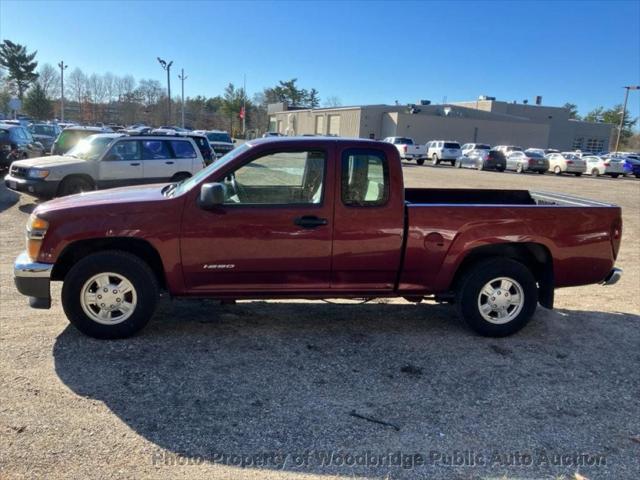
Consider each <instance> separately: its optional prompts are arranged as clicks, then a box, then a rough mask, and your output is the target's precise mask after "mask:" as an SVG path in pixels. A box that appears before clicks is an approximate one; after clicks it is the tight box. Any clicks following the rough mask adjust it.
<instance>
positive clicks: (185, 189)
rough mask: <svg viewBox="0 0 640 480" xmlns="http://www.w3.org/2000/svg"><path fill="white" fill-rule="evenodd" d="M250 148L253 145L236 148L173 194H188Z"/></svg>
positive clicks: (182, 184)
mask: <svg viewBox="0 0 640 480" xmlns="http://www.w3.org/2000/svg"><path fill="white" fill-rule="evenodd" d="M250 148H251V145H249V144H248V143H244V144H242V145H241V146H239V147H238V148H235V149H233V150H231V151H230V152H229V153H227V154H226V155H224V156H223V157H220V160H218V161H217V162H214V163H212V164H211V165H209V166H208V167H206V168H203V169H202V170H200V171H199V172H198V173H196V174H195V175H194V176H193V177H189V178H187V179H186V180H184V181H183V182H181V183H179V184H178V186H177V187H176V190H175V192H173V193H174V194H175V195H180V194H182V193H185V192H188V191H189V190H191V189H192V188H193V187H194V186H196V185H197V184H198V183H200V182H201V181H203V180H204V179H205V178H207V177H208V176H209V175H211V174H212V173H213V172H215V171H216V170H219V169H221V168H224V167H225V166H226V165H227V164H228V163H229V162H231V161H232V160H233V159H235V158H236V157H238V156H239V155H241V154H243V153H244V152H246V151H247V150H249V149H250Z"/></svg>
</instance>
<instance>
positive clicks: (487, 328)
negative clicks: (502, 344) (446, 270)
mask: <svg viewBox="0 0 640 480" xmlns="http://www.w3.org/2000/svg"><path fill="white" fill-rule="evenodd" d="M500 277H507V278H508V279H511V280H515V281H516V282H517V283H518V284H519V285H520V287H521V290H522V295H523V296H524V301H523V303H522V306H521V308H520V310H519V312H518V313H517V314H516V315H515V317H514V318H512V319H511V320H509V321H508V322H506V323H493V322H490V321H489V320H486V319H485V318H484V317H483V316H482V314H481V312H480V307H479V302H480V298H481V292H482V289H483V288H484V287H485V285H486V284H487V283H489V282H490V281H491V280H493V279H498V278H500ZM504 293H505V292H500V295H504ZM485 297H486V296H485ZM486 300H487V301H488V298H487V299H486ZM537 303H538V289H537V286H536V280H535V278H534V276H533V274H532V273H531V271H530V270H529V269H528V268H527V267H526V266H525V265H523V264H522V263H520V262H517V261H515V260H511V259H506V258H491V259H487V260H484V261H481V262H479V263H478V264H476V265H475V266H474V267H472V269H471V270H470V271H468V272H467V273H466V275H465V276H464V277H463V278H462V280H461V281H460V282H459V283H458V288H457V291H456V307H457V310H458V314H459V315H460V316H461V317H462V319H463V320H464V321H465V322H466V323H467V324H468V325H469V326H470V327H471V328H472V329H473V330H474V331H475V332H477V333H479V334H480V335H483V336H486V337H504V336H507V335H511V334H513V333H515V332H517V331H518V330H520V329H521V328H523V327H524V326H525V325H526V324H527V322H528V321H529V320H530V319H531V316H532V315H533V313H534V312H535V310H536V305H537ZM508 308H511V307H508ZM516 309H517V307H516V308H514V310H516Z"/></svg>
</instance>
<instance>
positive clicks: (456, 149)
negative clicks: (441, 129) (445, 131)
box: [427, 140, 460, 165]
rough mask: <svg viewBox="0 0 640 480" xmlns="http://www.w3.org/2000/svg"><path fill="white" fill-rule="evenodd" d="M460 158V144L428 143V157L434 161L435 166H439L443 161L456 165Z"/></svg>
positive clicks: (441, 141) (437, 141)
mask: <svg viewBox="0 0 640 480" xmlns="http://www.w3.org/2000/svg"><path fill="white" fill-rule="evenodd" d="M459 156H460V144H459V143H458V142H452V141H448V140H432V141H431V142H429V143H427V157H428V158H430V159H432V160H433V164H434V165H439V164H440V162H441V161H442V160H445V161H447V162H450V163H451V165H455V163H456V160H457V159H458V157H459Z"/></svg>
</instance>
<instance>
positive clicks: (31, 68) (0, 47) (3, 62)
mask: <svg viewBox="0 0 640 480" xmlns="http://www.w3.org/2000/svg"><path fill="white" fill-rule="evenodd" d="M36 53H38V52H32V53H27V47H25V46H24V45H20V44H19V43H13V42H12V41H11V40H4V41H3V42H2V43H0V66H2V67H4V68H6V69H7V70H8V72H9V75H7V80H8V81H9V82H10V83H12V84H14V85H15V88H16V90H17V92H18V98H20V100H22V99H23V97H24V93H25V92H26V91H27V89H28V88H29V86H31V84H33V82H35V81H36V80H37V79H38V74H37V73H36V72H35V70H36V67H37V66H38V62H36V61H34V58H35V57H36Z"/></svg>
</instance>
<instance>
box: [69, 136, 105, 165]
mask: <svg viewBox="0 0 640 480" xmlns="http://www.w3.org/2000/svg"><path fill="white" fill-rule="evenodd" d="M113 140H114V138H113V137H98V136H91V137H89V138H84V139H82V140H80V141H79V142H78V143H76V145H75V146H74V147H73V148H72V149H71V150H69V151H68V152H67V153H65V155H68V156H70V157H76V158H82V159H83V160H95V159H97V158H98V157H99V156H100V155H102V154H103V153H104V151H105V150H106V149H107V147H108V146H109V145H110V144H111V142H113Z"/></svg>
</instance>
